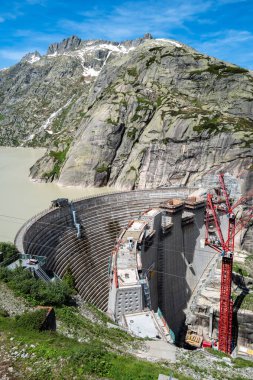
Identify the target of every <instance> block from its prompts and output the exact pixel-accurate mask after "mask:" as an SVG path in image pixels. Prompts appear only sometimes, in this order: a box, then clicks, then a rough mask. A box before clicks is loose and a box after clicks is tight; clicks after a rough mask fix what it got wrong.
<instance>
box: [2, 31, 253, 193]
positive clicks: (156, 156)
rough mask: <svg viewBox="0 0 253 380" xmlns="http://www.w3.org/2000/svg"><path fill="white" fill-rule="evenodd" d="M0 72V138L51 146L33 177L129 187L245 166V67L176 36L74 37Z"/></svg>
mask: <svg viewBox="0 0 253 380" xmlns="http://www.w3.org/2000/svg"><path fill="white" fill-rule="evenodd" d="M0 80H1V88H2V94H1V95H2V97H1V103H0V112H1V121H0V123H1V127H0V138H1V142H2V144H11V145H13V144H17V145H18V144H23V145H32V146H36V145H40V146H41V145H42V146H47V147H48V148H49V149H48V153H47V155H46V156H45V157H44V158H42V159H41V160H40V161H39V162H37V163H36V165H35V166H34V167H33V168H32V171H31V174H32V176H33V177H36V178H41V179H46V180H52V179H56V178H59V182H60V183H62V184H64V185H86V186H94V185H95V186H103V185H106V184H108V185H114V186H116V187H121V188H125V189H134V188H151V187H157V186H170V185H173V184H182V185H186V184H193V183H196V182H198V181H199V180H200V179H201V177H202V176H205V175H206V174H210V173H215V172H216V171H218V170H220V168H222V169H223V170H225V171H227V172H229V173H230V174H232V175H234V176H236V177H238V178H241V179H242V180H243V179H246V178H248V173H249V171H250V170H252V143H253V75H252V72H249V71H247V70H244V69H242V68H239V67H237V66H234V65H231V64H228V63H225V62H222V61H220V60H217V59H214V58H211V57H208V56H206V55H203V54H200V53H198V52H197V51H195V50H193V49H191V48H190V47H188V46H185V45H182V44H180V43H178V42H175V41H170V40H163V39H160V40H159V39H158V40H155V39H152V38H151V36H150V35H146V36H145V37H144V38H143V39H138V40H135V41H126V42H124V43H122V44H118V43H111V42H108V41H82V40H80V39H79V38H77V37H71V38H69V39H67V40H64V41H63V42H61V43H60V44H53V45H51V46H50V47H49V49H48V53H47V55H46V56H42V57H41V56H40V55H39V54H38V53H37V52H36V53H34V54H29V56H26V57H24V59H23V60H22V61H21V62H20V63H19V64H18V65H16V66H14V67H12V68H10V69H8V70H5V71H2V72H0Z"/></svg>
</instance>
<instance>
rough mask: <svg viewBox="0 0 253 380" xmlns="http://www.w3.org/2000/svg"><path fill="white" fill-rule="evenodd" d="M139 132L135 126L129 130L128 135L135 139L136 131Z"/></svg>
mask: <svg viewBox="0 0 253 380" xmlns="http://www.w3.org/2000/svg"><path fill="white" fill-rule="evenodd" d="M137 132H138V129H137V128H135V127H133V128H131V129H130V130H129V131H128V132H127V137H130V139H131V140H135V137H136V133H137Z"/></svg>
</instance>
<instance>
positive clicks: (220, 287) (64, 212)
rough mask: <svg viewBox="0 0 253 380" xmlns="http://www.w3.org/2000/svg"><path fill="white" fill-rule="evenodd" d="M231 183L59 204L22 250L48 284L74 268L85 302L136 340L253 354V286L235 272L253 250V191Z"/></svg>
mask: <svg viewBox="0 0 253 380" xmlns="http://www.w3.org/2000/svg"><path fill="white" fill-rule="evenodd" d="M225 179H226V178H225V177H224V175H222V174H221V175H220V176H219V181H218V186H216V187H215V188H213V189H209V190H208V191H206V190H205V189H196V188H186V187H178V188H176V187H173V188H166V189H155V190H139V191H129V192H120V193H113V194H109V195H102V196H96V197H90V198H84V199H81V200H77V201H73V202H69V201H68V200H67V199H58V200H55V201H53V202H52V205H51V207H50V208H49V209H48V210H45V211H44V212H42V213H40V214H38V215H36V216H35V217H34V218H32V219H31V220H29V221H27V222H26V223H25V224H24V225H23V227H22V228H21V229H20V231H19V232H18V234H17V236H16V239H15V244H16V247H17V248H18V250H19V252H20V253H22V254H25V255H28V256H27V257H29V258H30V260H34V259H36V258H39V260H38V262H36V265H38V268H36V270H37V272H38V276H39V277H40V278H43V279H44V280H45V281H50V278H52V277H54V276H57V278H62V277H63V275H64V274H65V273H66V271H67V270H69V269H70V270H71V272H72V273H73V276H74V278H75V284H76V289H77V291H78V293H79V294H80V296H81V297H82V299H83V300H85V301H88V302H90V303H93V304H94V305H96V306H97V307H98V308H99V309H101V310H102V311H104V312H106V313H107V314H108V315H109V317H110V318H111V319H112V320H113V321H114V322H116V323H117V324H118V325H119V326H120V328H123V329H125V330H127V331H129V332H130V333H132V334H133V335H135V336H138V337H141V338H148V339H154V340H161V341H164V342H167V343H168V344H174V345H177V346H179V347H184V348H188V349H196V348H200V347H210V348H214V349H217V350H220V351H222V352H224V353H227V354H231V353H237V354H238V353H239V354H242V355H247V356H249V357H250V356H251V355H252V354H253V330H252V323H253V311H251V310H244V309H240V305H241V303H242V300H243V299H244V298H245V297H246V296H247V295H248V294H250V293H251V292H252V281H251V279H250V278H247V276H243V274H242V273H241V274H240V273H239V274H238V273H233V261H234V262H240V261H243V260H244V259H245V257H246V256H247V255H246V253H245V252H248V254H250V253H251V254H252V252H251V250H252V245H251V238H252V230H251V229H250V224H251V221H252V217H253V210H252V194H251V195H245V196H243V197H237V199H234V198H233V197H232V190H231V189H229V187H227V186H226V183H225V182H226V181H225ZM232 198H233V199H232ZM243 249H244V250H243ZM40 263H41V264H40ZM234 294H236V295H237V294H238V296H237V297H236V298H233V295H234Z"/></svg>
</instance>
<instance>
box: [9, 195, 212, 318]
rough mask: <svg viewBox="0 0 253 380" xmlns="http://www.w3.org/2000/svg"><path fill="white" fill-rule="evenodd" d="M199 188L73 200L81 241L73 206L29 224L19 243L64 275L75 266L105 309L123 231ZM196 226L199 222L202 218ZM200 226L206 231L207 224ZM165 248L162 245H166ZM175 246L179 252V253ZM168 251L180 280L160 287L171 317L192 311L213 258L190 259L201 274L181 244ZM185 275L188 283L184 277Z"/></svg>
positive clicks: (86, 294) (80, 282)
mask: <svg viewBox="0 0 253 380" xmlns="http://www.w3.org/2000/svg"><path fill="white" fill-rule="evenodd" d="M193 190H195V189H186V188H170V189H161V190H142V191H131V192H123V193H115V194H108V195H103V196H98V197H92V198H85V199H81V200H78V201H75V202H73V205H74V208H75V210H76V219H77V223H80V225H81V238H77V230H76V228H75V227H74V223H73V216H72V213H71V208H70V207H69V206H66V207H59V208H58V207H57V208H52V209H49V210H47V211H44V212H43V213H41V214H40V215H38V216H36V217H35V218H34V219H32V220H29V221H28V222H27V223H26V224H25V225H24V226H23V227H22V228H21V230H20V231H19V233H18V234H17V236H16V239H15V242H16V245H17V246H18V248H19V250H21V251H23V252H25V253H27V254H31V255H39V256H46V257H47V267H48V269H50V270H52V271H54V272H55V273H56V274H57V275H59V276H60V277H61V276H63V275H64V273H65V272H66V270H67V268H68V267H70V268H71V270H72V272H73V274H74V276H75V280H76V287H77V289H78V292H79V293H80V295H81V297H82V298H83V299H85V300H87V301H89V302H92V303H94V304H95V305H96V306H97V307H99V308H100V309H102V310H104V311H105V310H106V309H107V302H108V295H109V281H108V263H109V258H110V255H111V251H112V249H113V247H114V244H115V238H116V237H117V236H118V234H119V231H120V229H121V228H122V227H124V226H126V225H127V223H128V221H129V220H131V219H134V218H138V217H139V215H140V213H141V212H143V211H145V210H147V209H149V208H152V207H157V206H159V204H160V203H161V202H163V201H165V200H168V199H170V198H187V197H188V195H189V194H190V193H191V192H192V191H193ZM196 223H197V224H199V220H198V218H197V219H196ZM197 224H196V226H197ZM196 226H195V227H196ZM199 227H200V228H202V227H203V221H202V220H201V223H200V225H199ZM186 228H190V227H186ZM174 234H175V235H174V236H175V238H173V239H177V238H179V235H180V234H177V231H176V229H175V232H174ZM198 235H199V234H198ZM187 236H189V245H190V247H191V248H190V249H189V247H188V248H187V253H186V254H189V253H188V252H189V251H190V254H191V255H193V256H194V242H193V240H195V237H194V234H192V233H189V234H187ZM187 239H188V238H187ZM164 244H165V242H162V244H161V245H162V246H163V245H164ZM185 244H186V241H185ZM173 247H174V248H176V252H174V253H173ZM159 249H161V246H160V247H159ZM163 251H164V255H165V257H166V259H165V258H163V260H164V265H165V268H164V269H165V272H166V273H167V274H172V275H173V274H174V273H175V276H169V277H168V276H167V275H166V274H164V276H166V278H168V280H166V281H163V284H164V285H166V288H167V289H160V291H161V292H162V293H163V295H162V298H163V301H162V303H164V305H166V306H167V305H168V306H169V307H170V308H171V309H173V310H171V311H170V313H168V317H170V318H171V313H173V312H174V313H178V312H179V309H180V308H181V309H184V308H185V307H186V300H189V299H190V296H191V294H192V292H193V290H194V288H195V286H196V284H197V283H198V281H199V279H200V277H201V275H202V274H203V271H204V270H205V268H206V266H207V265H208V263H209V261H210V259H211V258H212V255H210V256H209V255H205V254H203V252H201V254H197V255H196V257H195V258H194V257H191V258H188V260H187V261H188V262H195V264H196V266H195V265H194V266H195V272H196V273H195V272H194V271H192V268H190V269H188V270H186V269H185V266H187V265H188V263H187V262H186V263H185V261H186V260H185V258H184V255H183V256H182V255H181V254H180V252H178V244H176V243H173V244H172V242H171V243H170V244H169V245H167V244H166V248H165V249H164V250H163ZM170 251H171V252H170ZM168 255H169V256H168ZM182 257H183V258H182ZM183 261H184V262H183ZM165 263H166V264H165ZM168 263H170V264H168ZM180 263H181V264H180ZM168 265H169V267H168ZM192 272H193V273H192ZM177 273H179V276H177ZM186 273H187V274H186ZM189 273H190V274H191V275H190V276H189ZM184 276H185V277H186V278H185V280H183V278H182V277H184ZM167 286H168V287H167ZM182 287H185V289H184V291H183V293H182V294H183V297H184V299H183V300H181V299H180V294H181V291H180V289H182ZM177 300H178V305H177V306H176V304H177ZM181 306H182V307H181ZM166 309H167V308H166ZM182 311H183V310H182ZM165 314H167V313H165ZM166 316H167V315H166ZM180 319H181V318H180Z"/></svg>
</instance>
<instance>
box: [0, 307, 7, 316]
mask: <svg viewBox="0 0 253 380" xmlns="http://www.w3.org/2000/svg"><path fill="white" fill-rule="evenodd" d="M0 317H4V318H7V317H9V313H8V311H6V310H4V309H1V308H0Z"/></svg>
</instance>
